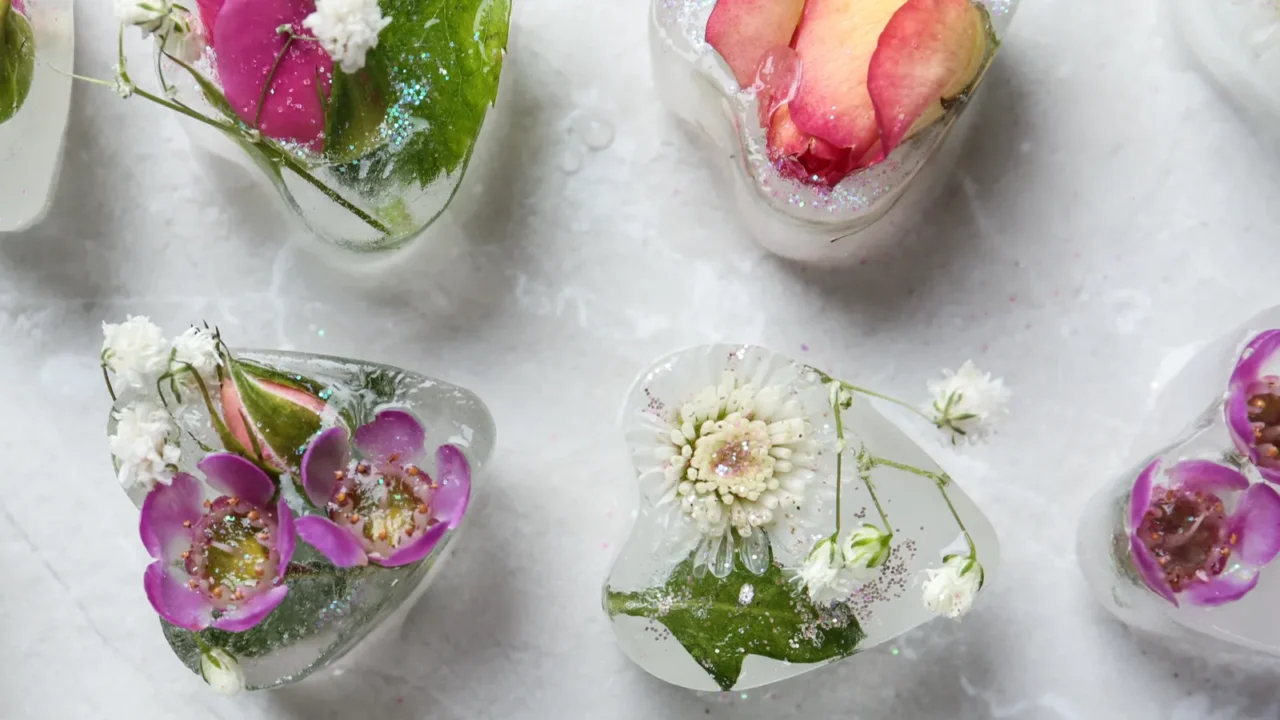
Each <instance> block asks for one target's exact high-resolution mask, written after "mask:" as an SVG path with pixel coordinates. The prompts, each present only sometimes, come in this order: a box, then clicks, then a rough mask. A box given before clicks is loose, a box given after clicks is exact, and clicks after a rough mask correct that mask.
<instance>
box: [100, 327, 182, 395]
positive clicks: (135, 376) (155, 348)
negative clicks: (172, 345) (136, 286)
mask: <svg viewBox="0 0 1280 720" xmlns="http://www.w3.org/2000/svg"><path fill="white" fill-rule="evenodd" d="M102 361H103V362H104V363H106V366H107V368H108V369H109V370H111V372H113V373H115V374H116V377H117V378H119V379H120V380H121V381H122V382H124V383H125V384H126V385H130V386H132V387H142V386H144V385H149V384H151V383H153V382H155V379H156V378H157V377H159V376H160V374H161V373H163V372H164V371H165V368H166V367H167V366H168V361H169V344H168V343H167V342H165V339H164V331H162V330H161V329H160V327H159V326H157V325H156V324H155V323H153V322H151V319H150V318H148V317H146V316H144V315H139V316H132V315H131V316H129V317H128V318H127V319H126V320H125V321H124V322H122V323H115V324H111V323H102Z"/></svg>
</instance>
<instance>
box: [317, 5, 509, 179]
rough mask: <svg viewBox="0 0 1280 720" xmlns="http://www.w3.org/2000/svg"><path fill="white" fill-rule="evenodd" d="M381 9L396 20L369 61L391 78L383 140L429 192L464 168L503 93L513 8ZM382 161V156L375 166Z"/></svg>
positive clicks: (402, 168) (398, 167)
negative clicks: (500, 88) (444, 177)
mask: <svg viewBox="0 0 1280 720" xmlns="http://www.w3.org/2000/svg"><path fill="white" fill-rule="evenodd" d="M381 6H382V12H383V14H384V15H386V16H388V17H390V18H391V19H392V22H391V24H390V25H389V26H387V28H386V29H385V30H383V31H382V34H381V35H379V37H378V47H377V48H375V49H374V50H372V51H370V53H369V56H368V62H369V67H371V68H373V69H374V71H376V72H380V73H381V74H383V75H384V78H385V81H386V83H387V85H386V87H387V89H388V93H389V102H388V103H387V108H388V109H387V112H386V120H385V122H384V123H383V124H382V126H381V134H382V141H383V142H384V143H385V144H386V145H387V146H388V147H387V150H388V151H389V152H390V153H394V168H395V171H396V172H397V173H399V174H400V175H401V177H402V178H404V179H405V180H406V181H413V182H417V183H419V184H421V185H423V186H425V185H428V184H430V183H431V182H433V181H435V180H436V179H437V178H439V177H441V176H442V175H444V174H446V173H455V172H460V171H463V170H465V168H466V164H467V162H468V161H469V160H470V158H471V151H472V149H473V147H474V146H475V141H476V137H477V136H479V134H480V127H481V125H482V124H483V123H484V117H485V112H486V111H487V110H488V108H489V107H490V106H492V105H493V103H494V100H495V99H496V98H497V95H498V78H499V76H500V74H501V72H502V59H503V53H504V52H505V49H506V46H507V29H508V24H509V21H510V16H511V3H510V0H382V3H381ZM344 102H346V101H344ZM382 155H383V153H375V154H374V160H375V162H376V159H377V158H378V157H380V156H382ZM385 162H386V159H385V158H384V163H385ZM351 170H352V171H353V172H354V169H351ZM340 172H341V171H340ZM349 174H352V173H349ZM368 175H373V172H372V171H371V172H369V173H368Z"/></svg>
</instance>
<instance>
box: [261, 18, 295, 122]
mask: <svg viewBox="0 0 1280 720" xmlns="http://www.w3.org/2000/svg"><path fill="white" fill-rule="evenodd" d="M292 44H293V31H292V30H291V31H290V32H289V37H287V38H285V41H284V47H282V48H280V52H278V53H276V61H275V62H273V63H271V70H270V71H268V72H267V81H266V82H264V83H263V84H262V93H261V94H260V95H258V110H257V112H255V113H254V114H253V127H254V129H255V130H261V129H262V107H263V106H264V105H266V104H267V91H269V90H270V89H271V83H273V82H275V79H276V70H279V69H280V61H281V60H284V54H285V53H287V52H289V46H290V45H292Z"/></svg>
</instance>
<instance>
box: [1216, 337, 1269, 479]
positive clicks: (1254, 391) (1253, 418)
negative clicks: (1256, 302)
mask: <svg viewBox="0 0 1280 720" xmlns="http://www.w3.org/2000/svg"><path fill="white" fill-rule="evenodd" d="M1278 350H1280V330H1268V331H1266V332H1264V333H1261V334H1259V335H1258V336H1256V337H1254V338H1253V340H1252V341H1250V342H1249V345H1248V346H1247V347H1245V349H1244V352H1243V353H1241V354H1240V359H1239V360H1238V361H1237V362H1236V367H1235V371H1234V372H1233V373H1232V374H1231V382H1230V385H1229V386H1228V389H1227V402H1226V406H1225V408H1224V411H1225V413H1226V420H1227V429H1228V430H1229V431H1230V433H1231V439H1232V441H1233V442H1234V443H1235V446H1236V448H1238V449H1239V450H1240V452H1242V453H1244V454H1245V455H1246V456H1247V457H1248V458H1249V462H1251V463H1253V464H1254V466H1256V467H1257V468H1258V472H1259V473H1261V474H1262V477H1263V478H1264V479H1266V480H1269V481H1271V482H1274V483H1280V375H1277V373H1280V364H1277V362H1276V361H1277V360H1280V355H1278V354H1277V351H1278Z"/></svg>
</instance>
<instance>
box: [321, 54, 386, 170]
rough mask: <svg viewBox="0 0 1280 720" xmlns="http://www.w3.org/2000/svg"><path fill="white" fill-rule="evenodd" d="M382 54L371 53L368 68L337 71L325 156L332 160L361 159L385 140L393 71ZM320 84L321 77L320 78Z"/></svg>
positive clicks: (326, 126) (326, 128) (328, 112)
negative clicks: (385, 123)
mask: <svg viewBox="0 0 1280 720" xmlns="http://www.w3.org/2000/svg"><path fill="white" fill-rule="evenodd" d="M382 63H383V59H382V57H381V56H379V55H376V54H373V55H370V56H369V58H368V61H367V62H366V63H365V67H364V69H362V70H360V71H358V72H356V73H353V74H351V75H348V74H346V73H344V72H341V71H335V72H334V73H333V85H332V87H331V89H330V93H329V104H328V105H327V106H326V107H325V118H324V137H325V156H326V158H327V159H329V160H330V161H331V162H337V163H348V162H351V161H353V160H358V159H360V158H361V157H363V156H365V155H367V154H369V153H370V152H372V151H374V150H376V149H377V147H378V146H379V145H381V144H382V123H383V119H384V118H385V117H386V115H387V100H388V99H389V98H390V97H391V95H392V93H391V88H390V73H389V72H388V71H387V69H386V68H385V67H384V66H383V64H382ZM316 84H317V87H319V81H318V80H317V83H316Z"/></svg>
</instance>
